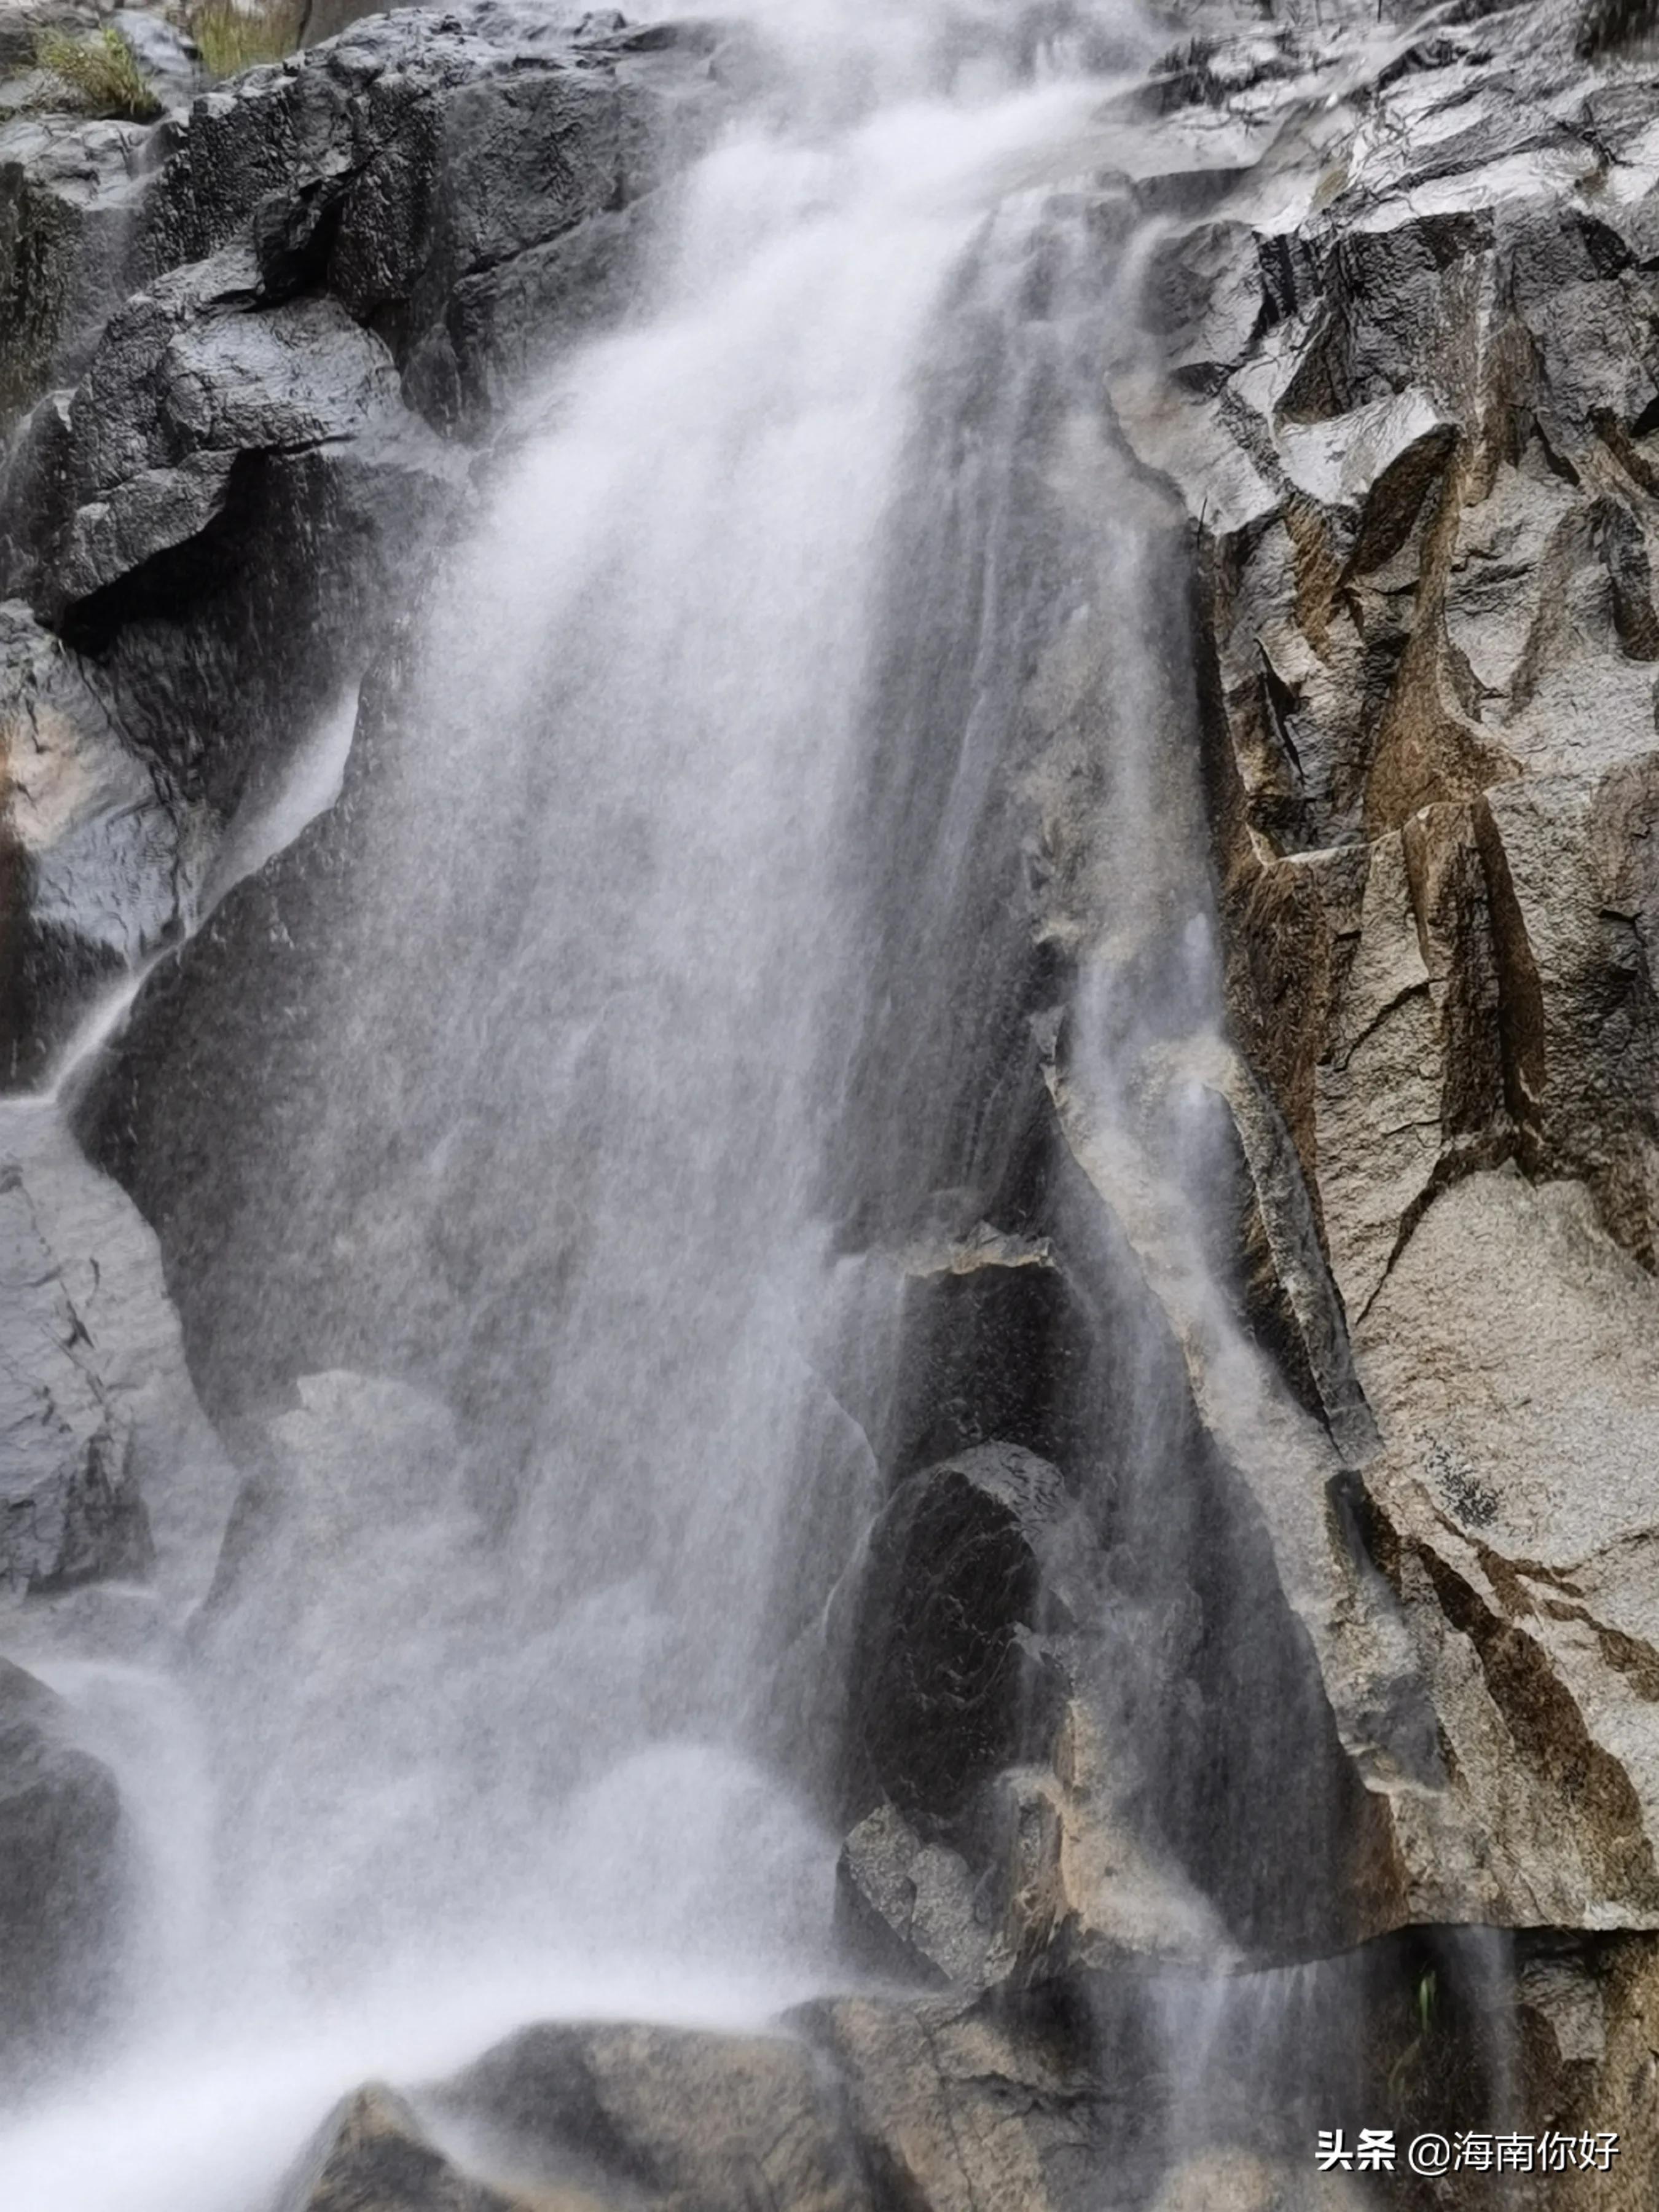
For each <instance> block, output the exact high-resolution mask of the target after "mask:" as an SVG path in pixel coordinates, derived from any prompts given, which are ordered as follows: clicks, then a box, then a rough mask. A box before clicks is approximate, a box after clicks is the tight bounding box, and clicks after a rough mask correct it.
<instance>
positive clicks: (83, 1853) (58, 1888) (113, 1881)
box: [0, 1660, 125, 2078]
mask: <svg viewBox="0 0 1659 2212" xmlns="http://www.w3.org/2000/svg"><path fill="white" fill-rule="evenodd" d="M0 1862H3V1864H4V1866H5V1869H6V1879H5V1881H4V1883H3V1884H0V2053H3V2055H4V2058H5V2063H6V2066H7V2069H8V2071H9V2073H10V2074H12V2075H15V2076H18V2077H23V2078H27V2075H28V2074H29V2072H30V2071H31V2069H34V2068H38V2067H40V2065H42V2064H43V2063H49V2062H50V2060H51V2059H52V2058H54V2057H58V2056H59V2055H60V2054H61V2049H62V2045H63V2041H64V2038H65V2037H66V2036H70V2035H73V2034H76V2033H85V2032H86V2030H87V2029H88V2027H90V2026H92V2025H93V2024H94V2023H95V2021H96V2020H97V2017H98V2015H99V2013H100V2009H101V2007H102V2004H103V2002H104V2001H105V2000H106V1996H107V1993H108V1985H109V1983H110V1981H111V1979H112V1971H113V1969H112V1960H113V1958H114V1956H115V1955H116V1954H117V1952H118V1947H119V1944H120V1941H121V1913H122V1907H123V1904H124V1902H125V1899H124V1873H125V1869H124V1867H123V1863H122V1853H121V1807H120V1798H119V1794H118V1790H117V1789H116V1786H115V1780H114V1777H113V1776H112V1774H110V1772H109V1771H107V1769H106V1768H105V1767H104V1766H103V1765H100V1762H99V1761H98V1760H97V1759H93V1758H91V1757H89V1756H88V1753H85V1752H83V1751H81V1750H79V1749H78V1748H76V1745H75V1742H74V1739H73V1735H72V1732H71V1729H70V1726H69V1714H68V1711H67V1709H66V1708H65V1707H64V1705H63V1703H62V1701H61V1700H60V1699H58V1698H57V1697H55V1696H54V1695H53V1693H52V1692H51V1691H50V1690H49V1689H47V1688H46V1686H45V1684H44V1683H41V1682H39V1681H37V1680H35V1678H34V1677H33V1675H32V1674H26V1673H25V1672H24V1671H23V1669H22V1668H21V1667H14V1666H12V1665H11V1664H10V1662H9V1661H5V1660H0Z"/></svg>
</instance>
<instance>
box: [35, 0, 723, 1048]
mask: <svg viewBox="0 0 1659 2212" xmlns="http://www.w3.org/2000/svg"><path fill="white" fill-rule="evenodd" d="M581 21H587V22H588V27H587V28H586V29H583V28H582V27H580V22H579V21H578V19H577V18H576V17H574V16H573V17H571V18H569V19H564V18H561V17H550V16H548V15H545V14H544V13H543V12H541V11H539V10H533V9H532V10H523V9H521V10H519V11H517V12H515V11H514V10H513V9H512V8H511V7H507V6H502V5H499V4H489V5H485V6H483V7H481V8H479V9H475V10H474V11H473V13H472V14H471V15H457V14H455V13H453V12H452V13H450V14H448V15H445V16H443V17H442V18H441V19H439V18H436V17H435V16H431V15H426V14H424V13H420V12H416V13H413V14H410V15H407V16H405V17H398V18H396V19H393V18H390V17H384V16H377V17H374V18H373V19H372V20H368V21H364V22H362V24H360V25H358V26H356V27H354V28H352V29H351V30H349V32H347V33H345V34H344V35H343V37H342V38H341V39H339V40H332V41H331V42H329V43H327V44H325V45H324V46H320V47H318V48H315V49H310V50H307V52H304V53H302V54H301V55H299V56H296V57H295V58H291V59H290V60H289V61H288V62H285V63H283V64H276V65H272V66H269V67H264V68H261V69H257V70H252V71H250V72H247V73H245V74H244V75H243V76H241V77H240V78H238V79H236V80H234V82H231V83H228V84H227V85H224V86H222V87H216V88H212V89H210V90H204V91H203V92H202V93H201V94H200V95H199V96H198V97H197V98H196V99H194V100H193V101H191V102H190V103H188V104H187V105H186V106H185V107H183V108H181V109H180V110H179V112H177V113H175V114H173V115H170V116H168V117H167V118H163V119H162V120H161V122H158V123H156V124H154V125H141V124H131V123H118V122H102V121H89V120H83V119H78V118H70V117H65V116H62V115H52V114H46V113H42V114H28V115H22V116H20V117H19V118H16V119H15V120H13V121H10V122H5V123H0V428H5V429H6V430H7V431H8V432H9V438H8V442H7V446H6V448H5V452H4V456H3V459H0V598H3V599H12V600H15V601H16V602H17V603H18V605H17V607H16V610H15V617H14V619H13V623H12V628H13V632H14V633H17V632H20V631H21V627H22V626H24V625H26V624H27V623H34V624H37V625H44V627H45V629H46V632H47V633H48V634H49V635H50V637H51V638H52V640H53V641H55V642H54V644H53V646H52V651H53V653H54V654H55V668H54V673H53V675H52V678H51V681H50V684H46V683H45V680H44V679H43V678H42V677H41V675H40V671H39V670H38V669H36V668H34V667H33V666H32V665H29V664H30V663H31V661H32V660H38V659H39V658H40V651H39V648H38V647H33V646H30V645H29V644H28V643H27V641H24V642H23V643H21V644H19V645H17V646H15V647H13V646H11V645H10V644H9V646H8V652H9V656H10V657H9V661H8V665H7V669H6V672H5V675H4V678H3V685H4V688H3V690H0V728H3V729H4V730H5V731H6V732H7V736H8V743H9V752H10V754H11V756H12V757H13V758H14V761H15V763H17V765H18V766H19V767H20V768H21V771H22V773H21V777H20V781H21V786H22V788H23V791H24V793H25V797H26V798H27V793H28V789H29V787H30V785H31V782H32V781H38V780H39V775H40V767H39V764H38V763H33V762H31V760H30V759H29V757H28V755H29V752H30V749H31V746H33V748H34V749H36V750H39V749H40V742H41V740H40V733H39V729H38V724H39V721H40V712H39V709H38V708H37V706H36V703H35V702H36V697H37V695H39V694H40V693H41V691H42V690H43V689H46V690H51V691H52V692H54V693H55V694H56V695H57V699H56V702H54V703H58V705H59V706H60V708H62V702H64V700H68V699H71V698H72V697H73V696H76V695H80V694H88V695H91V696H95V698H96V700H97V702H98V704H97V709H96V713H95V714H94V717H93V720H94V725H95V726H94V728H93V729H92V730H91V731H90V732H89V734H88V737H87V739H86V741H85V743H84V744H80V743H76V742H75V740H74V736H73V733H74V732H75V731H76V729H77V728H79V727H80V726H81V725H82V723H83V722H84V721H85V720H87V717H86V716H85V715H81V714H76V712H75V711H74V710H73V707H72V705H71V706H70V707H69V708H62V711H60V713H59V714H58V722H57V725H56V740H55V741H56V772H57V774H58V779H59V781H60V783H63V784H67V783H69V782H76V783H78V784H79V785H80V786H81V787H82V793H83V795H82V805H81V807H80V810H79V812H78V813H77V814H76V816H75V817H74V818H73V820H72V821H70V822H66V823H63V824H62V825H60V824H59V823H57V822H55V821H52V820H48V821H46V823H44V824H43V823H41V822H40V820H39V819H38V818H36V819H34V820H33V823H31V821H30V819H29V818H28V817H27V816H21V817H20V822H21V829H20V834H21V836H23V837H24V838H25V839H26V840H27V839H30V838H32V839H33V844H32V846H31V848H30V870H31V872H33V873H34V874H35V875H37V876H39V875H40V874H42V873H43V872H44V873H45V874H46V875H47V876H50V877H51V878H53V879H54V880H53V881H52V884H51V885H50V886H49V889H48V890H43V892H42V893H41V895H40V898H39V900H38V901H37V900H35V899H33V898H31V897H30V896H29V888H30V887H29V884H28V882H27V877H26V879H25V882H24V884H22V885H21V886H20V889H21V892H22V899H21V909H20V912H19V915H18V919H19V922H20V924H21V939H20V942H21V945H22V948H23V949H22V953H21V956H20V957H27V958H29V959H31V960H32V961H33V964H34V966H35V967H36V968H38V969H44V970H45V972H46V974H47V975H48V976H50V977H52V978H55V980H56V988H55V991H54V992H52V994H50V995H52V997H54V998H55V1001H56V1005H55V1009H54V1010H53V1011H54V1012H55V1016H56V1018H55V1020H54V1019H53V1018H52V1016H50V1015H49V1014H48V1013H47V1012H46V1009H45V1008H44V1006H40V1005H39V1004H37V1003H35V1002H36V1001H39V1000H40V998H41V996H42V994H41V992H40V989H39V988H37V989H35V990H34V991H33V994H30V993H27V992H26V993H25V994H23V996H22V998H21V1000H12V999H10V998H9V1018H10V1019H11V1020H12V1021H13V1022H14V1024H15V1025H16V1027H17V1029H18V1030H19V1031H20V1032H21V1034H20V1037H19V1042H18V1044H17V1046H16V1048H15V1051H14V1054H13V1058H14V1061H15V1064H17V1065H18V1066H20V1068H21V1070H22V1071H23V1072H24V1073H33V1070H34V1068H35V1067H37V1066H39V1064H40V1062H41V1060H43V1059H44V1058H46V1056H47V1055H48V1054H49V1053H50V1051H51V1049H52V1046H53V1044H54V1042H57V1041H58V1036H60V1035H61V1031H62V1029H63V1027H64V1024H65V1022H66V1020H67V1019H68V1018H70V1015H71V1014H72V1012H73V1011H74V1010H75V1008H76V1005H77V1003H79V1002H81V1000H82V998H83V994H82V993H80V992H78V991H77V978H81V979H84V977H85V975H86V974H87V973H88V972H89V971H91V970H95V969H96V968H97V967H98V966H99V965H100V962H103V961H106V958H107V954H106V950H105V945H104V940H106V939H110V938H111V937H112V935H113V936H115V937H118V938H121V939H125V940H126V941H128V942H131V943H138V942H142V943H143V944H145V945H154V944H155V942H156V940H157V933H158V929H159V928H161V927H166V926H167V922H168V921H169V918H170V920H171V922H172V924H173V926H175V927H179V926H183V925H184V923H185V922H186V921H188V920H190V919H193V911H194V909H193V895H194V892H195V891H196V890H197V889H198V888H199V887H200V885H201V883H202V880H203V878H204V872H205V871H206V869H207V866H208V863H209V861H210V857H211V854H212V852H213V849H214V848H215V846H216V843H217V842H219V840H220V838H221V837H222V834H223V832H224V830H225V829H226V826H227V824H228V823H229V822H230V821H231V819H232V817H234V815H235V813H236V811H237V809H238V808H239V806H242V805H245V804H246V805H253V804H257V803H258V801H259V799H261V797H262V796H263V797H268V796H269V793H270V791H271V789H272V788H273V787H275V786H276V784H278V783H279V782H280V781H281V778H282V775H283V772H284V769H285V768H286V766H287V764H288V763H289V762H290V761H291V760H292V758H293V757H294V755H295V751H296V750H297V749H298V748H299V747H300V746H301V744H303V743H304V741H305V740H306V739H307V738H308V737H309V735H310V734H311V732H312V731H313V728H314V727H315V726H317V724H318V723H319V720H322V719H323V718H324V717H325V715H326V714H328V713H329V712H330V711H331V709H332V708H333V707H334V706H335V704H336V703H337V700H338V697H339V695H340V693H341V691H342V689H343V687H345V686H347V685H349V684H350V683H352V682H353V681H355V680H356V678H358V677H359V676H360V675H361V673H362V670H363V669H364V668H365V667H366V666H367V665H368V663H369V661H370V660H371V659H373V658H374V654H375V653H376V652H377V651H378V650H379V649H380V647H381V646H382V645H383V644H384V642H385V639H386V631H387V625H388V623H389V620H390V618H391V617H392V614H393V612H394V611H397V610H398V609H399V608H400V607H402V606H404V605H406V604H407V599H408V592H409V585H410V577H411V574H413V573H416V572H417V571H418V568H419V564H420V563H421V562H422V559H423V557H424V556H425V553H426V552H427V550H428V549H429V548H430V547H431V546H432V545H433V544H435V542H437V541H439V540H440V539H441V538H442V537H443V536H444V535H445V533H446V532H447V531H448V530H449V529H451V528H452V527H453V526H454V525H455V524H456V523H457V522H458V521H459V519H460V518H461V517H462V516H463V515H464V514H465V513H466V512H467V511H468V509H469V506H470V501H471V476H470V466H471V464H470V460H469V458H468V454H467V453H466V451H465V450H464V442H463V441H474V442H477V441H480V440H482V439H483V438H484V437H485V436H486V435H488V434H489V433H490V432H492V431H493V429H494V428H496V427H497V426H498V424H499V422H500V419H501V415H502V413H503V411H504V410H505V408H506V406H507V401H508V398H509V395H510V394H511V393H512V392H513V391H515V390H516V389H517V387H518V386H519V384H520V381H521V380H522V378H523V375H524V374H525V372H526V369H527V368H529V367H530V366H532V363H534V362H539V361H540V360H541V359H542V358H543V357H544V356H545V355H547V354H549V353H550V351H551V350H552V349H554V348H556V345H557V344H558V343H560V342H561V341H562V339H568V335H569V334H570V332H571V331H573V330H574V329H576V328H578V327H581V326H584V325H588V324H591V323H592V322H594V321H596V320H599V319H602V318H603V317H604V316H605V314H607V313H615V312H616V310H617V306H618V305H619V303H620V301H622V299H623V298H624V297H625V295H626V286H627V273H628V269H629V256H630V253H631V252H632V251H633V248H634V246H635V242H636V239H637V235H638V234H639V231H640V229H641V222H640V218H639V212H638V211H639V210H641V209H642V208H644V207H645V206H647V204H648V203H649V202H650V201H651V198H652V196H653V192H654V191H655V188H656V186H657V185H658V183H659V180H660V179H661V178H662V177H663V176H664V175H665V174H668V173H671V171H672V170H673V168H674V167H676V166H677V165H678V163H679V162H681V161H684V158H685V156H686V155H687V154H688V152H690V150H691V149H694V148H695V147H696V145H697V144H698V143H702V139H703V138H704V137H706V136H707V134H708V130H709V128H710V127H711V125H712V122H713V119H714V116H715V114H716V112H717V111H718V107H719V97H720V96H719V93H718V88H717V87H716V86H715V84H714V82H713V79H712V76H711V66H712V64H711V53H712V48H713V46H714V40H712V38H711V37H708V36H705V35H704V34H703V33H700V32H688V33H684V35H683V36H682V35H681V34H679V33H673V32H662V33H659V34H657V35H654V36H653V37H652V38H651V39H649V40H644V41H641V40H637V39H635V36H634V35H633V34H632V33H630V32H629V31H628V29H627V27H625V26H621V25H620V24H618V25H614V26H613V25H611V23H610V22H609V20H608V19H606V20H605V21H604V22H601V21H599V19H598V18H594V19H592V20H591V21H588V19H581ZM548 149H551V150H550V151H549V150H548ZM20 655H21V660H20V658H19V657H20ZM14 664H16V665H14ZM23 725H33V726H23ZM14 732H15V733H14ZM146 777H148V778H149V780H150V781H152V782H153V783H154V784H155V787H156V805H155V806H153V807H149V808H148V809H146V810H143V811H145V812H146V814H147V817H148V824H149V833H148V834H149V850H148V851H147V853H146V854H145V855H144V857H143V862H142V863H141V864H140V865H138V866H137V867H136V869H135V866H133V865H131V864H129V865H128V866H127V867H126V870H125V878H127V879H124V876H123V874H122V872H120V871H119V870H118V869H115V868H112V869H111V870H110V871H108V872H107V875H106V880H104V881H102V882H99V881H95V880H93V881H88V882H86V883H85V884H84V885H83V884H81V883H79V882H75V883H70V882H69V881H68V879H69V878H70V873H71V871H72V870H73V869H74V867H75V866H76V849H75V848H74V847H73V846H71V848H70V850H68V851H66V852H65V853H64V854H63V856H62V858H61V860H59V859H58V858H57V857H56V856H55V853H54V851H52V850H51V849H48V848H55V847H56V845H57V843H58V839H59V837H60V836H69V835H70V833H71V832H72V833H73V834H74V836H76V837H77V838H78V839H79V840H80V841H81V842H82V843H84V842H85V840H86V839H87V838H88V836H91V837H97V836H102V837H104V838H105V839H106V840H108V841H116V842H120V841H123V840H125V841H127V842H131V836H132V833H133V829H134V827H135V814H134V807H133V803H132V801H131V797H130V794H129V793H127V790H126V787H128V786H130V785H131V784H133V783H134V782H135V781H137V782H142V781H143V779H144V778H146ZM100 779H101V781H103V782H104V783H105V784H106V785H107V786H109V791H108V793H107V795H106V797H104V798H103V799H100V798H99V797H98V796H97V795H96V787H97V786H98V784H99V782H100ZM118 790H119V793H120V796H119V797H118V796H117V792H118ZM13 811H14V812H16V811H17V810H16V809H15V808H14V810H13ZM38 812H39V810H38V809H37V810H36V815H37V817H38ZM158 867H159V868H160V869H161V871H162V872H163V873H166V872H169V871H170V872H171V873H172V874H173V877H174V878H176V888H175V890H174V891H173V895H172V896H169V895H168V894H167V890H165V888H164V887H163V886H161V885H159V884H155V882H154V881H153V880H152V878H153V877H154V875H155V870H156V869H157V868H158ZM66 887H67V891H68V896H67V911H66V910H65V890H66ZM158 902H159V904H158ZM42 940H44V945H43V943H42Z"/></svg>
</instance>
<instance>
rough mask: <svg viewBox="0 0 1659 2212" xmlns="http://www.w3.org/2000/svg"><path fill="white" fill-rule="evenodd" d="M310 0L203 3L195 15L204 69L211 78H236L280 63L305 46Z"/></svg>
mask: <svg viewBox="0 0 1659 2212" xmlns="http://www.w3.org/2000/svg"><path fill="white" fill-rule="evenodd" d="M304 19H305V9H304V0H255V4H254V5H253V6H252V7H240V6H238V4H237V0H200V4H199V5H198V6H197V7H196V8H194V9H191V17H190V35H191V38H192V39H194V40H195V41H196V47H197V52H198V53H199V54H200V55H201V57H202V62H203V65H204V68H205V69H206V70H207V73H208V75H209V76H211V77H226V76H236V74H237V73H238V71H239V70H245V69H254V68H256V67H258V64H260V63H261V62H280V61H282V60H283V59H284V58H286V57H287V56H288V55H289V54H291V53H292V52H294V50H295V47H296V46H298V45H299V43H300V28H301V24H302V22H303V21H304Z"/></svg>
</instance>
